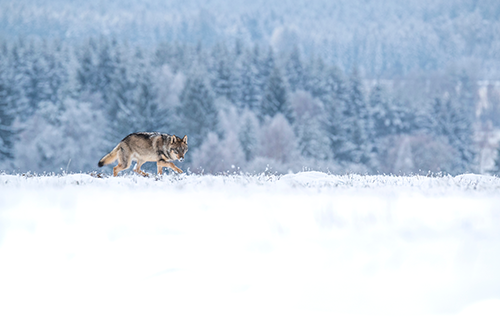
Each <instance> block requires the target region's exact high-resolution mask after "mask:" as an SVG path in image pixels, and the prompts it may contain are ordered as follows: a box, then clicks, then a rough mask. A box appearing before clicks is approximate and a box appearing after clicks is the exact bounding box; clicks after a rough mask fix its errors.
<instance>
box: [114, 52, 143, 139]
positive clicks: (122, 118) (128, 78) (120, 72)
mask: <svg viewBox="0 0 500 333" xmlns="http://www.w3.org/2000/svg"><path fill="white" fill-rule="evenodd" d="M128 53H129V52H128V49H125V48H123V47H121V48H119V49H117V50H116V53H115V55H114V63H115V65H114V68H115V70H114V72H113V74H112V77H111V83H110V87H109V96H108V98H107V100H108V102H107V103H106V106H107V107H106V118H107V121H108V123H109V124H110V131H109V132H108V133H107V136H108V139H109V141H110V142H116V141H117V140H121V139H123V138H124V137H125V136H126V135H128V134H130V133H131V128H130V125H129V121H128V118H127V117H128V115H129V114H130V113H131V112H132V111H131V110H133V109H134V98H133V96H134V92H135V90H136V87H137V83H136V82H135V81H136V78H135V77H134V74H133V73H131V69H130V67H131V66H132V65H131V64H130V63H129V61H127V59H129V54H128ZM141 130H142V129H141Z"/></svg>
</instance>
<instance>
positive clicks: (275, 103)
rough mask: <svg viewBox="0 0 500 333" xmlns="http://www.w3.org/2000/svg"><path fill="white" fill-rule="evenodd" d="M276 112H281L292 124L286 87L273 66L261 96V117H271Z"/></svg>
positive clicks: (277, 70)
mask: <svg viewBox="0 0 500 333" xmlns="http://www.w3.org/2000/svg"><path fill="white" fill-rule="evenodd" d="M277 114H282V115H283V116H285V118H286V119H287V120H288V122H289V123H291V124H293V122H294V119H293V115H292V110H291V107H290V101H289V97H288V87H287V86H286V84H285V81H284V80H283V77H282V75H281V72H280V71H279V69H278V68H274V70H273V71H272V73H271V75H270V76H269V79H268V83H267V88H266V90H265V92H264V96H263V98H262V104H261V117H262V118H264V117H270V118H273V117H274V116H276V115H277Z"/></svg>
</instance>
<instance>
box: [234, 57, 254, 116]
mask: <svg viewBox="0 0 500 333" xmlns="http://www.w3.org/2000/svg"><path fill="white" fill-rule="evenodd" d="M253 56H254V54H253V53H251V52H246V53H245V54H244V55H243V56H242V59H241V62H240V65H239V67H238V73H239V74H238V77H239V82H238V85H237V86H238V92H237V96H238V98H237V102H238V106H239V107H240V108H241V109H245V108H247V109H250V110H255V109H257V108H258V106H259V101H260V96H259V82H258V78H257V76H258V72H257V67H256V65H255V62H254V59H253Z"/></svg>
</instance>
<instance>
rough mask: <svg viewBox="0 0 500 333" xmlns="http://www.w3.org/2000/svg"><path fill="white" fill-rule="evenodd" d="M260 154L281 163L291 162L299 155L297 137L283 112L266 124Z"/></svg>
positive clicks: (262, 134) (261, 138)
mask: <svg viewBox="0 0 500 333" xmlns="http://www.w3.org/2000/svg"><path fill="white" fill-rule="evenodd" d="M259 152H260V155H261V156H264V157H267V158H270V159H271V160H274V161H275V162H278V163H280V164H284V165H287V164H291V163H293V161H294V160H295V159H296V158H297V157H298V153H297V137H296V135H295V133H294V132H293V128H292V126H291V125H290V123H289V122H288V120H287V119H286V118H285V116H284V115H283V114H281V113H278V114H276V115H275V116H274V117H273V118H270V119H269V120H268V122H267V123H266V124H264V126H263V128H262V131H261V137H260V149H259Z"/></svg>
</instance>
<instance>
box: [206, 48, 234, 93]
mask: <svg viewBox="0 0 500 333" xmlns="http://www.w3.org/2000/svg"><path fill="white" fill-rule="evenodd" d="M212 56H213V58H214V64H213V69H212V80H211V81H212V90H213V92H214V93H215V96H216V97H225V98H226V99H227V100H228V101H230V102H235V100H236V96H235V93H234V91H233V88H234V80H235V79H234V77H233V68H232V61H231V60H230V57H229V52H228V51H227V49H226V47H225V45H222V46H219V47H217V48H215V50H214V52H213V55H212Z"/></svg>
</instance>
